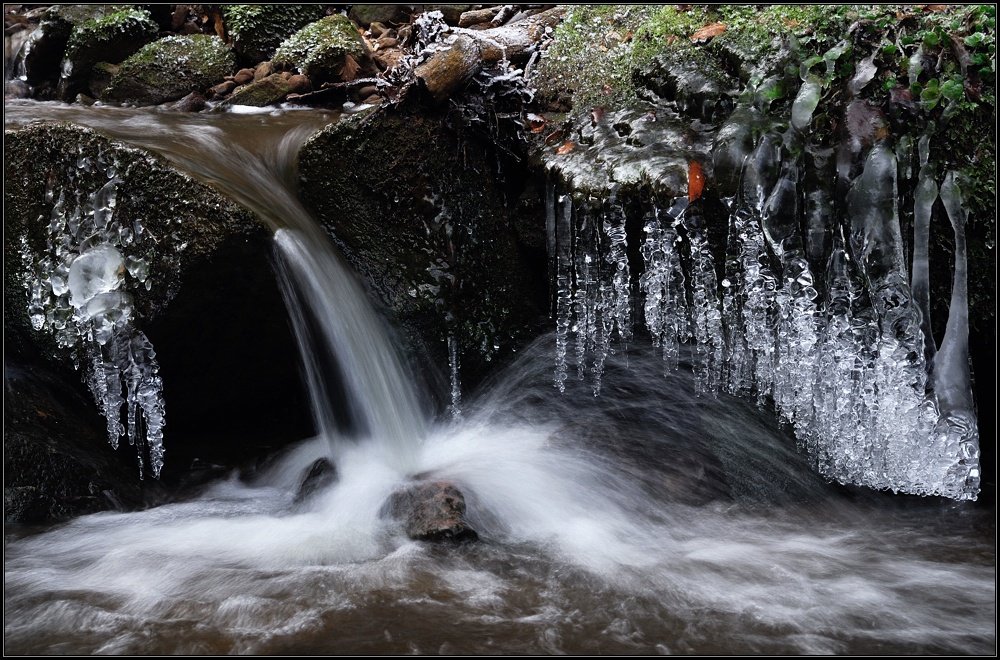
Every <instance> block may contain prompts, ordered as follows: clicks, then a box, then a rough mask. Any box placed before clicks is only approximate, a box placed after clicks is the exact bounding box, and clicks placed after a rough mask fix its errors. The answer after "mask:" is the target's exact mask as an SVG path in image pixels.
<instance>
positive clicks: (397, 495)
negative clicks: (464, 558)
mask: <svg viewBox="0 0 1000 660" xmlns="http://www.w3.org/2000/svg"><path fill="white" fill-rule="evenodd" d="M382 514H383V515H385V516H388V517H390V518H392V519H394V520H398V521H400V522H401V523H402V524H403V529H404V530H405V531H406V535H407V536H409V537H410V538H411V539H414V540H416V541H454V542H461V541H476V540H478V539H479V535H478V534H477V533H476V530H474V529H472V527H470V526H469V523H468V522H467V521H466V519H465V495H463V494H462V491H461V490H459V489H458V487H457V486H456V485H455V484H453V483H450V482H448V481H424V482H418V483H415V484H412V485H408V486H405V487H403V488H402V489H400V490H397V491H396V492H394V493H393V494H392V495H390V496H389V499H388V500H387V501H386V503H385V506H384V507H383V509H382Z"/></svg>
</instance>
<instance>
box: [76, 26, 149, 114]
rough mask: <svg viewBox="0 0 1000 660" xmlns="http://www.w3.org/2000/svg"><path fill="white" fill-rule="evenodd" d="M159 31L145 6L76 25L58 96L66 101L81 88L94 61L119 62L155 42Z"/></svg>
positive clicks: (88, 75) (88, 76)
mask: <svg viewBox="0 0 1000 660" xmlns="http://www.w3.org/2000/svg"><path fill="white" fill-rule="evenodd" d="M158 33H159V26H158V25H157V24H156V21H154V20H153V19H152V16H151V15H150V13H149V12H148V11H146V10H144V9H123V10H121V11H116V12H113V13H110V14H107V15H105V16H101V17H99V18H93V19H90V20H87V21H84V22H82V23H80V24H79V25H77V26H75V27H74V28H73V31H72V33H71V34H70V37H69V41H68V42H67V44H66V52H65V54H64V56H63V63H62V78H61V79H60V81H59V90H60V95H61V96H62V98H63V99H65V100H69V99H71V98H73V97H74V96H75V95H76V94H77V93H79V92H80V91H84V85H85V83H86V81H87V80H88V79H89V78H90V77H91V69H92V67H93V66H94V65H95V64H96V63H97V62H110V63H111V64H119V63H120V62H122V61H124V60H125V59H126V58H127V57H129V56H130V55H132V54H133V53H135V52H136V51H138V50H139V49H140V48H142V47H143V46H145V45H146V44H148V43H150V42H151V41H154V40H155V39H156V37H157V34H158ZM98 79H100V78H98ZM91 91H92V92H94V93H95V94H96V93H97V92H99V91H100V90H93V89H92V90H91Z"/></svg>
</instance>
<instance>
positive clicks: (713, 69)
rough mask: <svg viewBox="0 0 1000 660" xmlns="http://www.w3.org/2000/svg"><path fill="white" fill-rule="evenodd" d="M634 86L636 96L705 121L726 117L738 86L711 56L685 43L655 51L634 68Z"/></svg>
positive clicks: (737, 91)
mask: <svg viewBox="0 0 1000 660" xmlns="http://www.w3.org/2000/svg"><path fill="white" fill-rule="evenodd" d="M636 87H637V90H638V93H639V95H640V96H644V97H645V98H648V99H650V100H652V101H658V102H665V103H669V104H670V105H671V106H672V107H673V108H674V109H676V110H677V111H678V112H680V113H681V114H683V115H685V116H688V117H692V118H697V119H702V120H704V121H707V122H712V121H715V120H717V119H719V118H723V117H726V116H727V115H728V114H729V113H730V112H731V111H732V109H733V101H734V99H735V97H736V96H737V95H738V93H739V89H740V85H739V81H738V80H734V79H733V78H732V77H731V76H730V75H729V74H728V73H726V72H725V71H724V70H723V68H722V66H721V65H720V63H719V62H718V61H717V60H716V59H715V58H714V57H711V56H710V55H708V54H707V53H705V52H704V51H703V50H701V49H699V48H697V47H695V46H694V45H689V44H684V45H682V46H680V47H678V48H676V49H672V50H669V51H666V52H664V53H663V54H661V55H658V56H657V57H656V58H654V59H653V61H652V62H650V63H649V64H648V65H646V66H645V67H643V68H642V69H641V70H639V71H637V72H636Z"/></svg>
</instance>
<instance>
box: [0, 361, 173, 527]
mask: <svg viewBox="0 0 1000 660" xmlns="http://www.w3.org/2000/svg"><path fill="white" fill-rule="evenodd" d="M5 353H6V355H7V359H6V360H5V365H4V381H5V385H6V386H5V388H4V429H3V431H4V439H3V447H4V522H6V523H46V522H53V521H57V520H64V519H67V518H71V517H73V516H77V515H81V514H85V513H94V512H97V511H106V510H134V509H138V508H141V507H142V506H143V505H145V504H147V503H148V502H149V501H150V500H151V499H153V498H155V497H157V496H158V493H159V489H158V488H157V485H155V484H152V485H151V484H148V483H142V482H139V480H138V479H136V476H135V467H134V461H135V456H134V455H132V454H128V453H125V452H115V451H114V450H113V449H112V448H111V445H110V444H108V440H107V435H106V431H105V423H104V420H103V419H102V418H101V417H100V415H98V414H97V412H96V411H95V410H94V408H93V405H92V404H91V403H90V397H89V394H88V393H86V392H85V391H84V390H83V388H82V387H81V386H80V383H79V381H78V380H75V379H74V377H73V376H72V375H69V377H67V375H66V374H59V373H58V372H57V371H55V370H53V369H50V368H47V367H45V366H43V365H39V364H37V363H31V362H29V361H26V360H25V356H24V355H23V354H20V353H18V354H12V351H10V350H8V351H5Z"/></svg>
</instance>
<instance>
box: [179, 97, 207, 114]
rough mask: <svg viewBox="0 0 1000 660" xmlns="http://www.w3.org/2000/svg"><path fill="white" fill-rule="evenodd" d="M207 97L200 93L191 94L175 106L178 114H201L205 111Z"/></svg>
mask: <svg viewBox="0 0 1000 660" xmlns="http://www.w3.org/2000/svg"><path fill="white" fill-rule="evenodd" d="M205 102H206V101H205V97H204V96H203V95H202V94H201V93H200V92H191V93H190V94H188V95H187V96H185V97H184V98H182V99H181V100H180V101H177V102H176V103H174V104H173V109H174V110H176V111H178V112H201V111H202V110H204V109H205Z"/></svg>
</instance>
